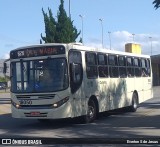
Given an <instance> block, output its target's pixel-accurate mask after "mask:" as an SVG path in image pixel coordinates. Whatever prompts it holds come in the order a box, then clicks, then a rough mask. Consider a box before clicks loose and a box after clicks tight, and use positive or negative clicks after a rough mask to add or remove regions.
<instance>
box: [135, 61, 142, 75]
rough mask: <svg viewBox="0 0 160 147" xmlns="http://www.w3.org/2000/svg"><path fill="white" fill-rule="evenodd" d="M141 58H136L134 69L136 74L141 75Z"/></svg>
mask: <svg viewBox="0 0 160 147" xmlns="http://www.w3.org/2000/svg"><path fill="white" fill-rule="evenodd" d="M140 61H141V60H140V59H139V58H134V70H135V76H136V77H141V62H140Z"/></svg>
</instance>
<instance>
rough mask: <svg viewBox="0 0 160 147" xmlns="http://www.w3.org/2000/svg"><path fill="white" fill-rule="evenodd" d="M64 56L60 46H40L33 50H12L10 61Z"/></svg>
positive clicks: (63, 50)
mask: <svg viewBox="0 0 160 147" xmlns="http://www.w3.org/2000/svg"><path fill="white" fill-rule="evenodd" d="M59 54H65V48H64V46H62V45H59V46H40V47H33V48H25V49H19V50H13V51H11V52H10V58H11V59H17V58H28V57H38V56H48V55H59Z"/></svg>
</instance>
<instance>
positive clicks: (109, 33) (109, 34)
mask: <svg viewBox="0 0 160 147" xmlns="http://www.w3.org/2000/svg"><path fill="white" fill-rule="evenodd" d="M108 36H109V44H110V50H111V32H108Z"/></svg>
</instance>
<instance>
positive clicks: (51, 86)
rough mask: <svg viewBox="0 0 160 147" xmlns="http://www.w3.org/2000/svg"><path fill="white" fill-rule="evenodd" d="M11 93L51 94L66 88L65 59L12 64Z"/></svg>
mask: <svg viewBox="0 0 160 147" xmlns="http://www.w3.org/2000/svg"><path fill="white" fill-rule="evenodd" d="M11 68H12V87H11V90H12V92H53V91H59V90H63V89H66V88H67V87H68V75H67V63H66V59H65V58H55V59H51V58H49V59H43V60H32V61H23V60H21V61H20V62H12V63H11Z"/></svg>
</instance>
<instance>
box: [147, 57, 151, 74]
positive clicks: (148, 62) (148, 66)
mask: <svg viewBox="0 0 160 147" xmlns="http://www.w3.org/2000/svg"><path fill="white" fill-rule="evenodd" d="M146 67H147V75H148V76H149V77H150V76H151V69H150V60H149V59H146Z"/></svg>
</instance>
